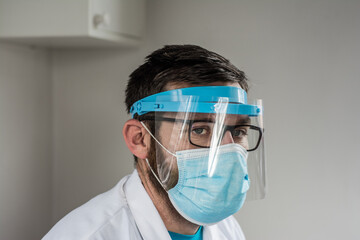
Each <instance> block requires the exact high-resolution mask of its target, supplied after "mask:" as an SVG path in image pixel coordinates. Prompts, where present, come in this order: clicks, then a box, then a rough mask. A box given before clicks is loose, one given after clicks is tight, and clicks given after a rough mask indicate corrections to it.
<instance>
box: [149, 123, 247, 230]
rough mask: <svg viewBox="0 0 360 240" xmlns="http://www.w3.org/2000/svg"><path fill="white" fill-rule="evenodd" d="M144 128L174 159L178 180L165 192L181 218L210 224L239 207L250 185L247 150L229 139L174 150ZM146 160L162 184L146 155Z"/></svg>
mask: <svg viewBox="0 0 360 240" xmlns="http://www.w3.org/2000/svg"><path fill="white" fill-rule="evenodd" d="M143 126H144V127H145V129H146V130H148V129H147V127H146V126H145V125H144V124H143ZM148 132H149V134H150V135H151V136H152V137H153V138H154V140H155V141H156V142H157V143H158V144H159V145H160V146H161V147H162V148H163V149H164V150H165V151H167V152H168V153H169V154H171V155H173V156H174V157H176V159H177V161H176V162H177V167H178V182H177V184H176V185H175V187H173V188H171V189H170V190H168V191H167V192H168V195H169V198H170V201H171V203H172V204H173V206H174V207H175V209H176V210H177V211H178V212H179V213H180V214H181V215H182V216H183V217H184V218H185V219H187V220H189V221H190V222H193V223H196V224H198V225H211V224H214V223H217V222H219V221H221V220H223V219H225V218H227V217H229V216H231V215H232V214H234V213H236V212H237V211H239V210H240V208H241V207H242V205H243V204H244V202H245V198H246V192H247V191H248V189H249V186H250V182H249V181H250V180H249V177H248V171H247V162H246V161H247V156H248V152H247V151H246V149H245V148H244V147H242V146H241V145H239V144H236V143H231V144H226V145H221V146H219V147H212V148H200V149H190V150H183V151H177V152H176V153H175V154H174V153H172V152H170V151H169V150H168V149H166V148H165V147H164V146H163V145H162V144H161V143H160V142H159V141H158V140H157V139H156V138H155V137H154V136H153V135H152V134H151V132H150V131H149V130H148ZM146 161H147V164H148V166H149V167H150V170H151V172H152V173H153V175H154V176H155V177H156V179H157V180H158V181H159V183H160V184H161V185H162V182H161V181H160V179H159V178H158V177H157V175H156V174H155V173H154V171H153V169H152V168H151V166H150V164H149V162H148V159H146ZM164 189H165V187H164Z"/></svg>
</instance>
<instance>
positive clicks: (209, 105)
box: [131, 86, 266, 225]
mask: <svg viewBox="0 0 360 240" xmlns="http://www.w3.org/2000/svg"><path fill="white" fill-rule="evenodd" d="M131 113H132V114H133V115H134V114H135V113H137V114H138V115H140V119H142V121H143V122H148V123H149V124H154V125H153V126H154V129H155V132H152V133H151V134H152V137H153V138H154V141H155V144H154V146H153V150H154V151H155V152H154V153H153V154H152V156H154V159H151V160H153V161H156V164H155V167H154V168H156V169H152V171H153V173H154V175H156V178H157V179H158V181H159V182H160V183H161V185H162V186H163V187H164V189H165V190H166V191H167V192H168V194H169V198H170V200H171V202H172V203H173V205H174V207H175V208H176V209H177V210H178V211H179V212H180V213H181V214H182V215H183V216H184V217H185V218H187V219H188V220H190V221H191V222H194V223H199V224H202V225H204V224H212V223H215V222H218V221H220V220H222V219H224V218H226V217H228V216H230V215H232V214H233V213H235V212H236V211H238V210H239V209H240V207H241V206H242V204H243V202H244V201H245V197H246V199H262V198H264V197H265V190H266V180H265V176H266V175H265V154H264V136H263V131H264V128H263V108H262V102H261V101H256V102H255V103H254V104H248V103H247V97H246V92H245V91H244V90H243V89H241V88H237V87H229V86H206V87H191V88H182V89H175V90H170V91H166V92H161V93H158V94H155V95H152V96H149V97H147V98H144V99H142V100H140V101H138V102H136V103H135V104H134V105H133V108H132V109H131ZM143 125H144V126H145V124H143ZM145 127H146V126H145ZM147 130H148V131H150V129H148V128H147Z"/></svg>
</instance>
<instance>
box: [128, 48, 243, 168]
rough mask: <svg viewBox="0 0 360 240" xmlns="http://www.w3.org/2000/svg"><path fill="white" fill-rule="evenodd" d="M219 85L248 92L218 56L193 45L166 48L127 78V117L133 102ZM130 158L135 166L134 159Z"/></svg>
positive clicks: (152, 126)
mask: <svg viewBox="0 0 360 240" xmlns="http://www.w3.org/2000/svg"><path fill="white" fill-rule="evenodd" d="M221 85H224V86H237V87H241V88H242V89H244V90H245V91H247V90H248V83H247V79H246V76H245V74H244V72H242V71H240V70H239V69H237V68H236V67H235V66H234V65H232V64H231V63H230V62H229V61H228V60H227V59H225V58H224V57H222V56H220V55H219V54H217V53H214V52H211V51H208V50H206V49H204V48H202V47H199V46H195V45H169V46H165V47H163V48H161V49H159V50H156V51H155V52H153V53H151V54H150V55H149V56H147V57H146V61H145V63H144V64H142V65H141V66H139V67H138V68H137V69H136V70H135V71H134V72H133V73H132V74H131V75H130V79H129V82H128V85H127V88H126V100H125V103H126V107H127V111H128V113H129V112H130V108H131V106H132V105H133V104H134V103H135V102H136V101H138V100H140V99H143V98H145V97H147V96H150V95H153V94H156V93H159V92H163V91H167V90H171V89H177V88H185V87H193V86H221ZM144 117H146V115H145V116H141V117H139V116H137V114H136V115H135V116H134V119H138V120H142V119H143V118H144ZM147 126H148V127H149V128H150V130H151V131H152V132H153V133H154V132H155V124H154V123H153V122H147ZM154 134H155V133H154ZM153 144H154V142H152V145H153ZM134 157H135V162H137V157H136V155H134ZM155 169H156V167H155Z"/></svg>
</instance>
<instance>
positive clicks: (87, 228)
mask: <svg viewBox="0 0 360 240" xmlns="http://www.w3.org/2000/svg"><path fill="white" fill-rule="evenodd" d="M105 239H106V240H115V239H116V240H118V239H124V240H127V239H144V240H154V239H156V240H169V239H170V235H169V233H168V231H167V229H166V227H165V225H164V223H163V221H162V219H161V217H160V215H159V213H158V212H157V210H156V208H155V206H154V204H153V202H152V201H151V199H150V197H149V196H148V194H147V192H146V191H145V188H144V187H143V185H142V183H141V181H140V178H139V175H138V173H137V171H136V170H135V171H134V172H133V173H132V174H131V175H128V176H126V177H124V178H123V179H121V180H120V182H119V183H118V184H117V185H116V186H115V187H114V188H112V189H111V190H110V191H108V192H105V193H103V194H100V195H98V196H96V197H95V198H93V199H91V200H90V201H89V202H87V203H85V204H84V205H82V206H80V207H79V208H77V209H75V210H73V211H72V212H70V213H69V214H68V215H66V216H65V217H64V218H63V219H61V220H60V221H59V222H58V223H57V224H56V225H55V226H54V227H53V228H52V229H51V230H50V232H48V233H47V234H46V235H45V236H44V238H43V240H105ZM203 239H204V240H219V239H221V240H225V239H231V240H234V239H238V240H244V239H245V237H244V235H243V232H242V230H241V228H240V226H239V224H238V223H237V221H236V220H235V218H234V217H233V216H230V217H228V218H226V219H224V220H223V221H221V222H219V223H217V224H215V225H211V226H205V227H204V229H203Z"/></svg>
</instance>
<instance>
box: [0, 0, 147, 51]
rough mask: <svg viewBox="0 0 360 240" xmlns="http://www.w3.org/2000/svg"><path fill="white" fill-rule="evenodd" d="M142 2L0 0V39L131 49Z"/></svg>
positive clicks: (139, 33) (141, 18)
mask: <svg viewBox="0 0 360 240" xmlns="http://www.w3.org/2000/svg"><path fill="white" fill-rule="evenodd" d="M144 23H145V0H0V39H1V40H7V41H13V42H20V43H25V44H29V45H41V46H48V47H55V48H56V47H57V48H59V47H60V48H63V47H97V46H134V45H137V44H138V43H139V42H140V41H141V38H142V35H143V31H144Z"/></svg>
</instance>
